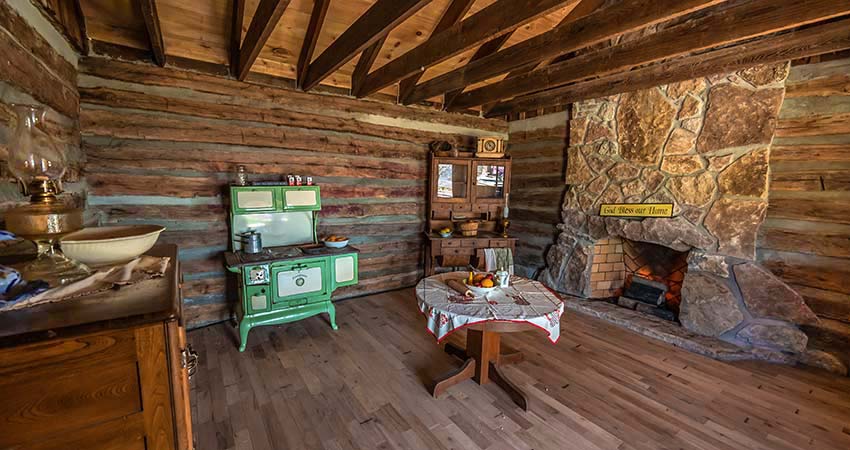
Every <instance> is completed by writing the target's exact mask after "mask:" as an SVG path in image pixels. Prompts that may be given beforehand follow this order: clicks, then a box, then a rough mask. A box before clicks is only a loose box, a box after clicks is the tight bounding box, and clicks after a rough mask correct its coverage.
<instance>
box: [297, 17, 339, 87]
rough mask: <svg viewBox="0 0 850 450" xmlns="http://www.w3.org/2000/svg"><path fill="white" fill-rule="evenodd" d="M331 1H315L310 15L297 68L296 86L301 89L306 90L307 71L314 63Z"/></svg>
mask: <svg viewBox="0 0 850 450" xmlns="http://www.w3.org/2000/svg"><path fill="white" fill-rule="evenodd" d="M330 4H331V1H330V0H314V2H313V12H312V13H310V23H308V24H307V32H306V33H305V34H304V43H303V44H301V53H300V54H299V55H298V65H297V66H296V75H295V84H296V85H297V86H298V88H299V89H303V88H304V79H305V78H307V69H308V68H309V67H310V62H312V61H313V52H314V51H315V50H316V42H319V36H320V35H321V34H322V25H323V24H324V23H325V16H327V15H328V6H330Z"/></svg>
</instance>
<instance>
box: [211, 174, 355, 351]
mask: <svg viewBox="0 0 850 450" xmlns="http://www.w3.org/2000/svg"><path fill="white" fill-rule="evenodd" d="M321 209H322V202H321V196H320V191H319V186H231V187H230V231H231V249H232V251H230V252H226V253H225V261H226V262H227V268H228V270H229V271H231V272H233V273H236V274H237V275H238V285H239V288H238V290H239V303H238V304H237V307H236V317H237V320H238V321H239V339H240V342H239V351H244V350H245V346H246V344H247V341H248V332H249V331H251V328H253V327H257V326H261V325H277V324H282V323H288V322H295V321H297V320H301V319H304V318H307V317H310V316H314V315H316V314H320V313H327V314H328V319H329V320H330V325H331V327H332V328H333V329H334V330H336V329H337V325H336V310H335V309H334V305H333V303H332V302H331V295H332V294H333V292H334V290H336V288H338V287H342V286H350V285H354V284H357V256H358V253H359V251H358V250H357V249H356V248H354V247H350V246H348V247H344V248H341V249H333V248H327V247H325V246H324V245H322V244H320V243H319V242H318V239H317V235H316V226H317V222H318V213H319V211H321ZM251 230H253V231H257V232H259V233H261V234H262V241H263V246H264V248H263V251H262V252H260V253H254V254H249V253H245V252H243V251H242V243H241V241H240V239H239V237H238V235H239V234H241V233H245V232H248V231H251Z"/></svg>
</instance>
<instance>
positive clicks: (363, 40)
mask: <svg viewBox="0 0 850 450" xmlns="http://www.w3.org/2000/svg"><path fill="white" fill-rule="evenodd" d="M430 2H431V0H378V1H377V2H375V4H373V5H372V7H370V8H369V9H368V10H366V12H365V13H363V15H362V16H360V17H359V18H358V19H357V20H356V21H354V23H353V24H351V26H350V27H348V29H347V30H345V32H343V33H342V35H340V36H339V37H338V38H336V40H334V41H333V43H332V44H331V45H330V46H329V47H328V48H327V49H325V51H324V52H322V54H321V55H319V56H318V58H316V60H315V61H313V62H312V63H311V64H310V66H309V67H308V69H307V76H306V77H305V79H304V86H303V87H302V88H303V89H304V90H305V91H307V90H310V89H312V88H314V87H316V86H317V85H318V84H319V83H321V82H322V80H324V79H325V78H327V77H328V76H330V74H332V73H333V72H334V71H336V70H337V69H339V68H340V67H342V65H343V64H345V63H347V62H348V61H351V59H352V58H354V57H355V56H357V54H358V53H361V52H362V51H364V50H366V49H367V48H368V47H369V46H370V45H372V44H374V43H375V42H376V41H378V40H381V39H383V38H385V37H386V36H387V34H389V32H390V31H392V29H393V28H395V27H396V26H398V24H400V23H402V22H404V21H405V20H407V18H408V17H410V16H412V15H413V14H415V13H416V12H417V11H419V10H420V9H422V8H423V7H424V6H425V5H427V4H428V3H430Z"/></svg>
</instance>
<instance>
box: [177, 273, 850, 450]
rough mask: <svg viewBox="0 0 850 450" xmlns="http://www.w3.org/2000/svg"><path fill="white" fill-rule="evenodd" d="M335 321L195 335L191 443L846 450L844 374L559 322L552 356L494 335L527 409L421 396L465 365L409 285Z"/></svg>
mask: <svg viewBox="0 0 850 450" xmlns="http://www.w3.org/2000/svg"><path fill="white" fill-rule="evenodd" d="M337 323H338V324H339V326H340V328H339V330H338V331H333V330H331V328H330V326H329V325H328V323H327V319H326V318H325V317H323V316H317V317H313V318H310V319H306V320H303V321H301V322H298V323H293V324H287V325H281V326H273V327H261V328H256V329H254V330H252V331H251V335H250V338H249V344H248V348H247V350H246V351H245V352H244V353H241V354H240V353H239V352H238V351H237V350H236V340H237V335H236V332H235V331H234V329H233V328H232V327H231V326H230V325H229V324H219V325H214V326H210V327H207V328H203V329H199V330H196V331H193V332H191V333H190V334H189V340H190V341H191V343H192V345H193V346H194V347H195V349H196V350H197V351H198V352H199V354H200V367H199V368H198V372H197V375H196V376H195V378H194V379H193V381H192V383H193V384H192V418H193V421H194V430H195V435H196V436H195V437H196V442H197V448H199V449H204V450H211V449H251V450H264V449H275V450H277V449H298V450H301V449H324V450H349V449H408V448H409V449H429V450H430V449H445V450H450V449H492V450H497V449H499V450H501V449H505V450H510V449H535V450H542V449H582V450H584V449H587V450H600V449H620V450H627V449H629V450H631V449H634V450H638V449H646V450H650V449H652V450H657V449H700V450H705V449H724V450H727V449H728V450H740V449H760V450H782V449H789V450H791V449H813V450H814V449H817V450H828V449H848V448H850V378H841V377H836V376H833V375H830V374H827V373H825V372H820V371H815V370H809V369H801V368H794V367H787V366H779V365H771V364H766V363H758V362H739V363H732V364H730V363H724V362H720V361H715V360H712V359H708V358H705V357H703V356H700V355H696V354H693V353H689V352H687V351H684V350H680V349H678V348H675V347H672V346H670V345H668V344H665V343H663V342H660V341H655V340H652V339H649V338H646V337H643V336H640V335H637V334H634V333H632V332H629V331H627V330H624V329H622V328H618V327H616V326H613V325H611V324H608V323H606V322H603V321H600V320H598V319H594V318H591V317H588V316H583V315H580V314H577V313H574V312H567V313H566V314H565V316H564V320H563V321H562V327H561V328H562V330H561V339H560V341H559V342H558V343H557V344H555V345H552V344H551V343H549V341H548V340H547V339H546V338H545V336H543V335H542V334H541V333H539V332H537V331H530V332H527V333H513V334H509V335H505V336H504V337H503V342H504V344H505V345H507V346H510V347H513V348H516V349H518V350H521V351H523V352H524V353H525V356H526V358H525V361H523V362H521V363H519V364H515V365H511V366H507V367H505V368H504V369H503V371H504V373H505V375H506V376H508V377H509V378H510V379H511V380H512V381H513V382H515V383H516V384H517V385H518V386H519V387H520V388H521V389H523V390H524V391H525V392H526V393H527V395H528V396H529V409H530V411H529V412H523V411H521V410H520V409H519V408H518V407H516V405H515V404H514V403H513V402H512V401H511V400H510V398H508V396H507V394H505V393H504V392H502V391H501V390H500V389H499V388H498V387H496V386H495V385H492V384H490V385H486V386H479V385H477V384H475V383H474V382H473V381H472V380H468V381H464V382H462V383H460V384H458V385H456V386H454V387H452V388H451V389H450V390H449V394H448V395H445V396H444V397H441V398H440V399H439V400H435V399H433V398H431V397H430V396H429V395H428V391H427V390H426V388H425V385H424V383H425V382H427V381H430V380H431V379H433V378H435V377H436V376H438V375H440V374H442V373H445V372H447V371H449V370H451V369H453V368H456V367H458V366H459V365H460V360H457V359H454V358H453V357H452V356H449V355H448V354H446V353H444V352H443V351H442V350H441V349H440V347H439V346H437V344H436V343H435V341H434V339H433V337H431V335H430V334H428V332H427V331H426V330H425V321H424V318H423V317H422V316H421V315H420V314H419V313H418V311H417V309H416V302H415V300H414V294H413V290H411V289H406V290H401V291H394V292H390V293H385V294H379V295H373V296H368V297H362V298H357V299H351V300H347V301H344V302H341V303H338V304H337ZM463 339H464V332H462V331H461V332H458V333H455V334H454V335H452V337H450V339H449V340H450V341H452V342H455V343H457V344H462V343H463Z"/></svg>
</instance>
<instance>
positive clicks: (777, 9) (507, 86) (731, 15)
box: [455, 0, 850, 108]
mask: <svg viewBox="0 0 850 450" xmlns="http://www.w3.org/2000/svg"><path fill="white" fill-rule="evenodd" d="M722 6H724V5H721V7H722ZM707 12H708V14H706V15H704V16H702V17H699V18H696V19H693V20H689V21H687V22H685V23H682V24H679V25H676V26H673V27H670V28H666V29H664V30H661V31H659V32H657V33H653V34H650V35H648V36H644V37H642V38H640V39H637V40H635V41H632V42H628V43H626V44H622V45H616V46H613V47H608V48H606V49H604V50H600V51H597V52H593V53H589V54H585V55H582V56H579V57H577V58H571V59H568V60H566V61H563V62H560V63H557V64H554V65H551V66H549V67H546V68H543V69H538V70H535V71H532V72H529V73H527V74H525V75H520V76H517V77H514V78H509V79H505V80H502V81H499V82H496V83H493V84H491V85H488V86H484V87H481V88H478V89H474V90H472V91H469V92H465V93H463V94H462V95H460V96H459V97H458V98H457V101H456V102H455V106H456V107H457V108H470V107H472V106H477V105H482V104H485V103H490V102H495V101H498V100H503V99H506V98H511V97H516V96H518V95H523V94H529V93H532V92H536V91H540V90H544V89H551V88H554V87H558V86H562V85H565V84H567V83H571V82H576V81H580V80H582V79H586V78H590V77H596V76H604V75H609V74H611V73H615V72H619V71H625V70H630V69H632V68H635V67H639V66H643V65H646V64H649V63H653V62H656V61H660V60H662V59H668V58H672V57H677V56H682V55H686V54H689V53H693V52H697V51H701V50H705V49H708V48H711V47H717V46H721V45H726V44H730V43H733V42H737V41H742V40H746V39H751V38H754V37H757V36H762V35H765V34H770V33H775V32H778V31H783V30H787V29H790V28H795V27H799V26H802V25H807V24H810V23H815V22H820V21H823V20H828V19H831V18H833V17H838V16H841V15H844V14H850V2H836V1H834V0H808V1H805V2H801V1H799V0H753V1H750V2H746V3H741V4H738V5H735V6H732V7H725V8H722V10H718V11H707Z"/></svg>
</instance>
